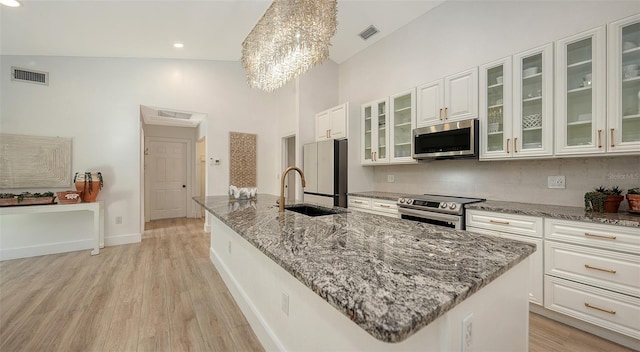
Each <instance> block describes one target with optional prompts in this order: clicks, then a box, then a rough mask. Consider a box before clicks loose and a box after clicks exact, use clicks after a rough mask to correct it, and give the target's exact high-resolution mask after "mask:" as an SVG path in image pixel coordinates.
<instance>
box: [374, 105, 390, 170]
mask: <svg viewBox="0 0 640 352" xmlns="http://www.w3.org/2000/svg"><path fill="white" fill-rule="evenodd" d="M386 132H387V104H386V103H385V102H381V103H379V104H378V153H377V155H376V160H377V159H384V158H386V155H387V134H386Z"/></svg>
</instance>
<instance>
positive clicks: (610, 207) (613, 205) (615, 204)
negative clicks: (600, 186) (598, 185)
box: [604, 196, 624, 213]
mask: <svg viewBox="0 0 640 352" xmlns="http://www.w3.org/2000/svg"><path fill="white" fill-rule="evenodd" d="M623 200H624V196H607V199H606V200H605V201H604V212H605V213H617V212H618V208H619V207H620V203H621V202H622V201H623Z"/></svg>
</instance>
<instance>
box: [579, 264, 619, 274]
mask: <svg viewBox="0 0 640 352" xmlns="http://www.w3.org/2000/svg"><path fill="white" fill-rule="evenodd" d="M584 267H585V268H587V269H593V270H600V271H604V272H607V273H611V274H615V273H616V271H615V270H613V269H602V268H596V267H595V266H591V265H589V264H585V265H584Z"/></svg>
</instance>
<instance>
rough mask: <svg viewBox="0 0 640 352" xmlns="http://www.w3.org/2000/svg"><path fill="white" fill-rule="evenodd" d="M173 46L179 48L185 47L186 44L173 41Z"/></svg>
mask: <svg viewBox="0 0 640 352" xmlns="http://www.w3.org/2000/svg"><path fill="white" fill-rule="evenodd" d="M173 47H174V48H178V49H180V48H184V44H182V43H173Z"/></svg>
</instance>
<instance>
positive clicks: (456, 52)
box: [339, 1, 640, 206]
mask: <svg viewBox="0 0 640 352" xmlns="http://www.w3.org/2000/svg"><path fill="white" fill-rule="evenodd" d="M639 12H640V2H638V1H627V2H617V1H600V2H596V1H594V2H592V1H581V2H574V1H562V2H560V1H553V2H551V1H549V2H546V1H534V2H532V1H529V2H526V1H507V2H500V1H473V2H471V1H448V2H445V3H443V4H442V5H440V6H438V7H436V8H435V9H434V10H432V11H431V12H429V13H427V14H425V15H423V16H421V17H419V18H417V19H416V20H415V21H413V22H411V23H410V24H408V25H407V26H405V27H403V28H401V29H399V30H398V31H396V32H394V33H392V34H391V35H389V36H388V37H385V38H383V39H382V40H380V41H379V42H378V43H376V44H375V45H373V46H372V47H370V48H368V49H366V50H364V51H362V52H360V53H359V54H357V55H355V56H354V57H352V58H351V59H349V60H347V61H346V62H344V63H343V64H341V65H340V88H339V91H340V100H341V101H349V102H350V104H352V107H351V111H352V112H353V113H354V114H355V113H358V115H359V111H356V109H359V106H360V104H363V103H366V102H368V101H371V100H374V99H377V98H381V97H385V96H389V95H391V94H394V93H397V92H399V91H402V90H405V89H409V88H411V87H415V86H418V85H420V84H423V83H427V82H430V81H434V80H436V79H440V78H442V77H444V76H446V75H449V74H453V73H456V72H459V71H462V70H466V69H468V68H471V67H474V66H478V65H481V64H484V63H487V62H490V61H492V60H495V59H498V58H501V57H505V56H509V55H512V54H515V53H518V52H521V51H524V50H527V49H529V48H532V47H535V46H539V45H542V44H545V43H548V42H552V41H554V40H557V39H560V38H563V37H566V36H569V35H572V34H575V33H578V32H580V31H583V30H587V29H590V28H594V27H597V26H600V25H603V24H606V23H608V22H611V21H614V20H617V19H620V18H623V17H626V16H629V15H631V14H634V13H639ZM354 131H359V122H358V124H357V125H356V129H354V130H352V133H351V134H350V138H349V140H350V144H351V145H354V144H355V143H358V145H359V143H360V135H359V133H357V132H356V133H354ZM356 138H357V139H356ZM354 153H357V154H355V155H354ZM359 153H360V151H359V150H354V149H351V151H350V170H349V171H350V191H356V190H372V189H373V190H380V191H383V190H385V191H400V192H408V193H426V192H438V193H452V194H462V195H478V196H485V197H487V198H490V199H505V200H515V201H529V202H531V201H534V200H535V202H541V203H554V204H565V205H577V206H580V205H581V204H582V203H581V201H580V199H582V195H583V194H584V192H585V191H587V190H589V189H590V188H591V187H592V186H597V185H599V184H605V185H610V184H621V185H627V186H628V185H630V184H633V183H634V182H635V183H636V184H637V183H639V182H640V177H638V168H639V167H638V158H620V157H618V158H613V157H611V158H596V159H584V160H582V159H580V160H568V159H567V160H565V159H563V160H546V161H516V162H504V161H494V162H483V163H480V162H477V161H476V162H473V161H460V160H455V161H451V162H448V161H444V162H440V161H438V162H434V163H428V164H420V165H409V166H395V167H362V166H360V163H359V158H360V155H359ZM352 160H356V161H357V162H351V161H352ZM633 162H635V163H633ZM621 167H623V168H624V167H626V170H625V169H621ZM589 170H591V171H589ZM593 170H599V171H598V175H597V176H596V175H594V173H596V172H595V171H593ZM367 171H368V172H372V173H373V174H374V176H373V185H372V187H369V188H366V186H362V187H361V186H360V184H359V181H360V180H358V184H354V182H355V180H356V178H355V177H351V175H352V174H354V175H363V177H366V172H367ZM611 172H613V173H617V172H620V173H623V174H627V173H628V172H630V174H631V175H636V176H635V179H631V180H615V181H614V180H608V179H607V178H606V177H607V175H608V174H609V173H611ZM514 173H515V175H514ZM588 173H589V174H590V176H588V175H587V174H588ZM388 174H395V175H396V180H395V183H393V184H388V183H386V180H387V178H386V176H387V175H388ZM476 174H480V179H479V181H478V180H477V179H476V178H475V177H474V176H475V175H476ZM505 174H507V175H514V176H515V179H514V178H512V179H509V180H507V181H506V182H507V184H508V185H512V183H515V184H518V185H528V186H525V187H515V186H514V187H509V192H508V193H505V192H504V188H503V187H500V185H497V184H498V183H501V182H502V180H503V179H504V175H505ZM547 174H548V175H556V174H564V175H566V176H567V187H568V188H567V190H565V191H555V193H554V192H553V191H548V190H546V188H545V187H546V176H545V177H544V180H542V179H541V178H542V176H543V175H547ZM632 178H633V176H632ZM495 180H500V182H495ZM542 181H544V182H542ZM467 182H471V183H472V184H470V185H466V183H467ZM364 185H366V182H365V183H364ZM367 186H368V185H367ZM574 187H576V188H574ZM360 188H361V189H360ZM567 193H570V195H569V196H567V197H565V196H566V194H567ZM578 195H579V196H578Z"/></svg>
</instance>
